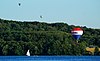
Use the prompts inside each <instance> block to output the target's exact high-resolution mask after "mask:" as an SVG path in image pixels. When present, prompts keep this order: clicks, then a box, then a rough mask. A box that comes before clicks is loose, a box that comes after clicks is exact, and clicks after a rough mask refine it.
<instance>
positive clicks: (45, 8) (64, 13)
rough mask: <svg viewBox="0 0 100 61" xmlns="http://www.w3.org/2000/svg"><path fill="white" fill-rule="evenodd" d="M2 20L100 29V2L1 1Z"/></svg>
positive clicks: (80, 0) (79, 0)
mask: <svg viewBox="0 0 100 61" xmlns="http://www.w3.org/2000/svg"><path fill="white" fill-rule="evenodd" d="M18 3H21V6H18ZM40 15H42V16H43V18H40V17H39V16H40ZM0 18H5V19H15V20H29V21H30V20H33V21H34V20H38V21H42V22H52V23H54V22H64V23H68V24H71V25H80V26H87V27H92V28H99V29H100V0H0Z"/></svg>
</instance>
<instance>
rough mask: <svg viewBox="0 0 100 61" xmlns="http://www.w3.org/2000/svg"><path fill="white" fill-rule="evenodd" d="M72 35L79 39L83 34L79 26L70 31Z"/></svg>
mask: <svg viewBox="0 0 100 61" xmlns="http://www.w3.org/2000/svg"><path fill="white" fill-rule="evenodd" d="M71 33H72V35H73V37H74V38H75V39H76V40H79V38H80V36H81V35H82V34H83V30H82V29H81V28H74V29H73V30H72V31H71Z"/></svg>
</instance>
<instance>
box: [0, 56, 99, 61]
mask: <svg viewBox="0 0 100 61" xmlns="http://www.w3.org/2000/svg"><path fill="white" fill-rule="evenodd" d="M0 61H100V56H29V57H28V56H0Z"/></svg>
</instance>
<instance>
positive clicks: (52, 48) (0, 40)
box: [0, 19, 100, 56]
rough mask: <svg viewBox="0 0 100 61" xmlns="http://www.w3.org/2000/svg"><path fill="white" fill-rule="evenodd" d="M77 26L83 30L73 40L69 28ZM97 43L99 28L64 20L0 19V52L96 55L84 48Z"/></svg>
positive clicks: (97, 44) (10, 53) (97, 53)
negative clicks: (50, 21) (24, 20)
mask: <svg viewBox="0 0 100 61" xmlns="http://www.w3.org/2000/svg"><path fill="white" fill-rule="evenodd" d="M75 27H80V28H81V29H82V30H83V31H84V33H83V35H82V36H81V38H80V39H79V40H78V41H79V43H78V44H77V43H76V40H75V39H74V38H73V36H72V35H71V30H72V29H73V28H75ZM91 45H92V46H96V47H98V48H99V47H100V29H93V28H87V27H86V26H75V25H68V24H67V23H45V22H37V21H34V22H21V21H12V20H4V19H0V55H1V56H7V55H16V56H18V55H25V54H26V52H27V50H28V49H29V50H30V53H31V55H100V52H99V51H97V50H96V51H95V53H96V54H92V53H89V52H87V51H86V49H85V48H86V47H89V46H91Z"/></svg>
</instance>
